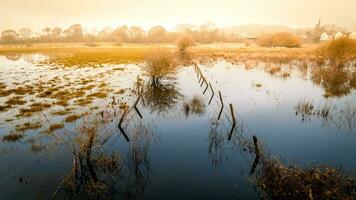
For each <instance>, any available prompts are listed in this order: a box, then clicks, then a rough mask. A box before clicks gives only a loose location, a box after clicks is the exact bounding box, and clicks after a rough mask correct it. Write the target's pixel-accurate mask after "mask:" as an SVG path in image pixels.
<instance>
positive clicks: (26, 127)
mask: <svg viewBox="0 0 356 200" xmlns="http://www.w3.org/2000/svg"><path fill="white" fill-rule="evenodd" d="M41 127H42V124H41V123H40V122H34V123H31V122H26V123H24V124H22V125H17V126H16V131H18V132H25V131H27V130H34V129H39V128H41Z"/></svg>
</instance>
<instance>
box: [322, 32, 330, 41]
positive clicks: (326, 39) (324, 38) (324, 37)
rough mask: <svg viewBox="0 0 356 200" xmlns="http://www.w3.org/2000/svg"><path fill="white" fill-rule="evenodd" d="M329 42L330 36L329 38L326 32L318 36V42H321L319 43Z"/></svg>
mask: <svg viewBox="0 0 356 200" xmlns="http://www.w3.org/2000/svg"><path fill="white" fill-rule="evenodd" d="M329 40H330V36H329V35H328V34H327V33H326V32H324V33H322V34H321V35H320V41H321V42H324V41H329Z"/></svg>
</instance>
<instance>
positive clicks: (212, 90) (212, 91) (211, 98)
mask: <svg viewBox="0 0 356 200" xmlns="http://www.w3.org/2000/svg"><path fill="white" fill-rule="evenodd" d="M209 86H210V89H211V93H212V95H211V97H210V100H209V104H208V105H210V103H211V101H212V100H213V97H214V95H215V92H214V89H213V87H212V86H211V84H210V83H209Z"/></svg>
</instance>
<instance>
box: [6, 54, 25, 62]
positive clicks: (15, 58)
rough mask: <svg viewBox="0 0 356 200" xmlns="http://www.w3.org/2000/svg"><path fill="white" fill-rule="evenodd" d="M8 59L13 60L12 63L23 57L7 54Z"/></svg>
mask: <svg viewBox="0 0 356 200" xmlns="http://www.w3.org/2000/svg"><path fill="white" fill-rule="evenodd" d="M5 57H6V59H8V60H11V61H17V60H19V59H20V58H21V57H22V55H21V54H7V55H5Z"/></svg>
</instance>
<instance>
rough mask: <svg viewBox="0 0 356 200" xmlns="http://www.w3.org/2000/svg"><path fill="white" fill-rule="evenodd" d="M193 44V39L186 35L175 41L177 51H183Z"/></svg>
mask: <svg viewBox="0 0 356 200" xmlns="http://www.w3.org/2000/svg"><path fill="white" fill-rule="evenodd" d="M193 44H194V41H193V39H192V38H191V37H190V36H188V35H186V36H183V37H181V38H179V39H178V41H177V47H178V49H179V51H184V50H185V49H187V48H188V47H191V46H193Z"/></svg>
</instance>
